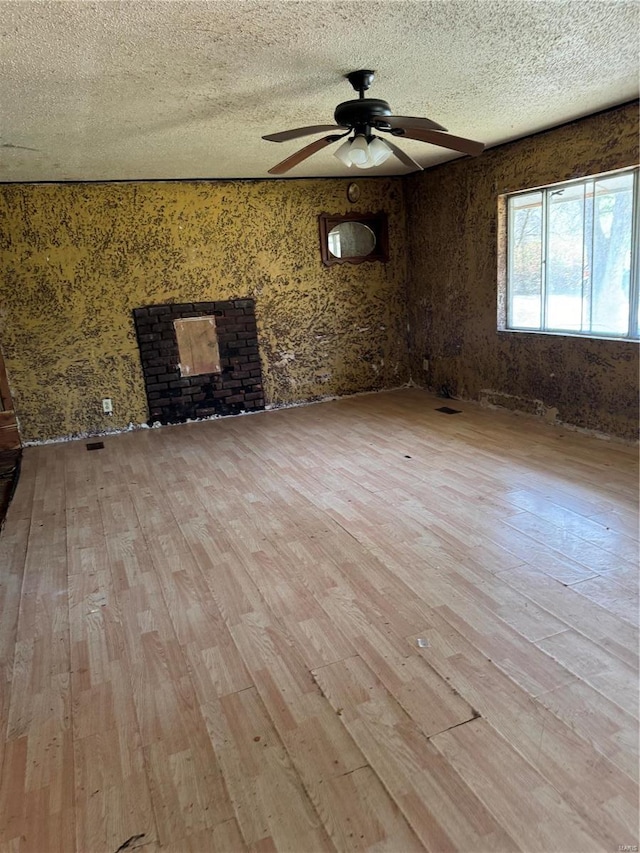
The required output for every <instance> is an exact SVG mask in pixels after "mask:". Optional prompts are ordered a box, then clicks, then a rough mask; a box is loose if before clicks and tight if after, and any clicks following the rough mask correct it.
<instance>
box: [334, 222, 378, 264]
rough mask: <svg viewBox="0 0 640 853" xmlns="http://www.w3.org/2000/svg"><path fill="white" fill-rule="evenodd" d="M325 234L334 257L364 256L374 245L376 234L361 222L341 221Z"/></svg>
mask: <svg viewBox="0 0 640 853" xmlns="http://www.w3.org/2000/svg"><path fill="white" fill-rule="evenodd" d="M327 236H328V243H329V251H330V252H331V254H332V255H333V256H334V258H364V257H366V256H367V255H370V254H371V252H373V250H374V249H375V247H376V235H375V234H374V233H373V231H372V230H371V228H369V226H368V225H364V224H363V223H362V222H341V223H340V224H339V225H336V226H335V227H334V228H332V229H331V231H329V234H328V235H327Z"/></svg>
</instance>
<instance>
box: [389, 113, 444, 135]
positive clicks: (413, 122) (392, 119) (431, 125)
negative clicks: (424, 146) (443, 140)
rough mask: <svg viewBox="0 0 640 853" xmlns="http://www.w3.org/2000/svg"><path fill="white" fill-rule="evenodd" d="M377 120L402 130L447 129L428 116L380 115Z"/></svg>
mask: <svg viewBox="0 0 640 853" xmlns="http://www.w3.org/2000/svg"><path fill="white" fill-rule="evenodd" d="M377 121H379V122H380V124H388V125H389V126H390V127H391V129H392V130H394V129H395V128H397V127H399V128H402V130H410V129H411V128H416V129H417V130H444V131H446V129H447V128H446V127H443V126H442V125H441V124H438V122H437V121H431V119H430V118H415V117H413V116H380V118H379V119H377Z"/></svg>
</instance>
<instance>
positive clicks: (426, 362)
mask: <svg viewBox="0 0 640 853" xmlns="http://www.w3.org/2000/svg"><path fill="white" fill-rule="evenodd" d="M422 369H423V370H424V372H425V373H426V372H427V371H428V370H429V359H428V358H423V359H422Z"/></svg>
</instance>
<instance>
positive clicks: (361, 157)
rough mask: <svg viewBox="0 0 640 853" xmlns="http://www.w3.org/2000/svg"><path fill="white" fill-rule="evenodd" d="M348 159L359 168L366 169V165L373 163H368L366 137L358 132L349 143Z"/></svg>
mask: <svg viewBox="0 0 640 853" xmlns="http://www.w3.org/2000/svg"><path fill="white" fill-rule="evenodd" d="M349 159H350V161H351V163H352V164H353V165H354V166H358V167H359V168H360V169H363V168H364V169H366V168H367V166H369V165H373V164H370V163H369V143H368V142H367V137H366V136H363V135H362V134H361V133H358V134H357V135H356V136H355V137H354V139H353V142H352V143H351V147H350V148H349Z"/></svg>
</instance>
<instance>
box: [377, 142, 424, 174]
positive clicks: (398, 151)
mask: <svg viewBox="0 0 640 853" xmlns="http://www.w3.org/2000/svg"><path fill="white" fill-rule="evenodd" d="M383 142H384V143H385V145H388V146H389V148H390V149H391V150H392V151H393V153H394V154H395V155H396V157H397V158H398V160H400V162H401V163H404V165H405V166H410V167H411V168H412V169H419V170H420V171H422V166H421V165H420V163H417V162H416V161H415V160H414V159H413V157H409V155H408V154H407V153H406V152H405V151H403V150H402V148H398V146H397V145H394V144H393V142H391V140H390V139H384V140H383Z"/></svg>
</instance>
